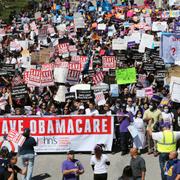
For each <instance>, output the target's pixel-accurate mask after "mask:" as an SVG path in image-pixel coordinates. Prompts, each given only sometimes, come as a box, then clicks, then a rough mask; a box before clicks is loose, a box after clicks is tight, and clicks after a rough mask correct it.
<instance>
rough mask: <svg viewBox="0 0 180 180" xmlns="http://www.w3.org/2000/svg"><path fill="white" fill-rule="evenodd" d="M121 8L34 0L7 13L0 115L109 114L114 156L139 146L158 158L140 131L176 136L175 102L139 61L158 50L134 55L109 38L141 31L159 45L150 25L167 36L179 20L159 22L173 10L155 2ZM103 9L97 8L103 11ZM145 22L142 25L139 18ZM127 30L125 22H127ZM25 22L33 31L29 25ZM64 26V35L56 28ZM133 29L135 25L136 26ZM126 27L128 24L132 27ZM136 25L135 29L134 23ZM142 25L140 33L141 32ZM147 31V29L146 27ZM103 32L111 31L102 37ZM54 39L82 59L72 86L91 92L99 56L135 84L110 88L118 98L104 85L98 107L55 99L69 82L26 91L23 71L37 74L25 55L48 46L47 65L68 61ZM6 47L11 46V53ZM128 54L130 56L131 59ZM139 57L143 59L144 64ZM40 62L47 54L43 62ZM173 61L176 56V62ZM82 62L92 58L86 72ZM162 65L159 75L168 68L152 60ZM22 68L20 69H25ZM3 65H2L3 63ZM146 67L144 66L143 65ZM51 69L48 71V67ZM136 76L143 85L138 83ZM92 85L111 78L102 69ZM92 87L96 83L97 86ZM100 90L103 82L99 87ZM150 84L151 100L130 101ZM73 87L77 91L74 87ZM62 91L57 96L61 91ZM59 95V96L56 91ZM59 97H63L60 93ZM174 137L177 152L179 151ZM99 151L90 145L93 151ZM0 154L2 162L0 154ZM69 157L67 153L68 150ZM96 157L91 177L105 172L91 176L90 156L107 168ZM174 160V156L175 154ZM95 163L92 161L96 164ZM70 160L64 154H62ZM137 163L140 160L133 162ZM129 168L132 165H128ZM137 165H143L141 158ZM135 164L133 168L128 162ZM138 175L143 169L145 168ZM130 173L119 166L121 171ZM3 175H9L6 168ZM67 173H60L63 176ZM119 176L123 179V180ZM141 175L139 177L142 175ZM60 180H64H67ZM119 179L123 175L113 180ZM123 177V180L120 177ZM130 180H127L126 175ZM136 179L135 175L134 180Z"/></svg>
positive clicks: (0, 58) (0, 42)
mask: <svg viewBox="0 0 180 180" xmlns="http://www.w3.org/2000/svg"><path fill="white" fill-rule="evenodd" d="M121 3H122V6H119V5H116V2H114V3H113V4H110V3H108V2H106V1H104V0H103V1H101V0H97V1H96V5H95V4H93V3H92V2H91V1H88V0H80V1H78V2H76V3H75V4H74V7H72V4H71V2H70V1H65V2H63V3H62V2H61V3H59V1H57V2H56V1H53V0H49V1H41V2H40V3H32V4H30V7H29V8H31V10H32V11H29V10H28V9H24V10H22V11H21V12H15V11H13V12H12V13H11V14H10V17H9V18H10V22H11V23H10V24H6V23H5V22H3V20H1V21H0V27H1V34H0V46H1V47H0V63H1V72H0V115H1V116H6V117H10V116H57V115H90V116H94V115H113V116H115V124H114V128H115V134H114V144H115V145H120V150H121V151H122V155H125V154H127V153H128V152H129V149H130V147H132V146H133V147H135V148H137V149H138V150H139V152H140V150H143V149H145V148H146V147H147V149H148V154H149V155H150V154H152V153H153V154H154V156H157V155H158V152H157V149H156V142H155V141H154V140H153V138H152V136H151V134H150V133H147V131H146V128H147V126H148V127H151V128H152V131H154V132H159V131H161V128H162V127H163V126H164V124H165V123H168V126H170V129H171V130H172V131H180V103H179V102H174V101H172V100H171V94H170V84H169V83H168V82H166V81H164V79H160V80H159V79H158V78H157V72H156V71H157V69H158V68H157V67H156V68H155V69H152V70H148V69H147V66H146V65H145V64H147V62H148V63H149V64H151V63H152V62H153V61H154V56H157V54H158V55H159V49H158V48H159V46H157V47H155V48H154V49H146V51H145V53H138V51H137V49H138V44H139V43H137V44H135V45H134V47H133V48H131V47H128V48H127V49H126V50H120V51H117V50H113V48H112V41H113V39H117V38H122V39H123V38H124V37H125V36H130V35H131V34H132V33H133V32H135V31H136V32H140V33H147V34H151V35H154V39H155V40H156V41H157V42H158V41H160V36H159V32H154V31H152V30H151V26H152V23H153V22H156V21H167V25H168V27H167V30H166V32H173V27H174V23H175V22H178V20H179V19H178V18H179V17H164V16H163V12H164V11H168V10H170V9H171V10H178V8H179V7H178V6H172V7H169V6H168V3H167V2H164V4H163V8H157V7H156V6H157V5H156V4H155V2H154V1H153V0H151V1H144V6H137V4H135V2H134V1H127V0H122V2H121ZM103 8H104V10H103ZM37 12H40V16H39V17H34V16H35V13H37ZM76 12H79V13H80V14H81V15H82V17H83V19H84V23H85V25H84V27H83V28H77V29H76V28H75V25H74V24H73V14H74V13H76ZM146 17H148V18H150V21H149V20H147V18H146ZM97 23H102V24H105V25H106V28H105V29H104V30H98V25H97ZM127 23H128V25H125V24H127ZM32 24H34V25H35V27H32ZM60 24H65V27H66V28H65V29H64V30H61V29H60V30H59V29H58V28H57V27H58V25H60ZM139 24H141V25H142V24H143V27H142V26H140V25H139ZM44 25H48V27H47V28H48V31H47V34H46V36H45V37H43V38H42V37H41V36H40V33H39V34H38V30H39V32H40V30H41V29H42V28H43V26H44ZM132 25H134V26H133V27H132ZM135 25H136V26H135ZM145 27H146V28H145ZM147 27H148V28H147ZM110 31H111V32H112V33H110ZM55 40H58V44H64V43H65V44H67V43H68V44H69V45H71V46H75V49H76V50H77V51H76V53H75V56H83V57H84V56H86V57H87V59H86V61H87V62H86V63H85V65H84V68H83V70H82V72H81V74H80V76H79V79H78V80H77V82H76V83H75V84H83V85H84V84H88V85H90V86H91V87H92V86H96V85H97V84H96V83H95V82H94V81H93V76H95V74H96V73H98V72H102V71H103V63H102V57H103V56H113V57H116V68H129V67H135V68H136V71H137V82H136V83H132V84H123V85H119V86H118V96H113V95H112V93H111V91H110V88H108V89H106V90H100V91H103V93H104V97H105V103H104V104H103V105H98V103H97V102H96V101H95V100H94V95H93V98H91V99H88V100H81V99H76V98H73V99H72V98H71V99H65V100H64V101H62V100H61V101H58V100H57V99H56V98H55V96H56V95H57V93H59V92H58V89H59V87H65V88H66V92H69V91H70V88H71V86H73V85H74V83H73V84H72V83H71V82H68V81H67V82H54V85H51V86H48V87H46V86H36V87H35V86H34V87H33V86H28V83H27V82H26V80H25V78H24V77H25V73H26V72H27V71H28V70H30V69H31V68H32V67H33V68H34V69H41V68H42V67H43V64H42V62H39V60H38V59H37V61H35V62H33V60H32V57H31V54H34V53H40V52H41V51H42V50H44V49H46V48H51V52H50V54H49V57H48V62H45V63H48V64H51V65H52V64H53V65H54V67H55V66H56V65H57V64H58V63H59V62H68V63H70V62H72V59H73V58H72V57H73V54H70V53H69V54H68V55H66V56H64V55H63V53H58V52H57V49H56V45H57V44H56V45H54V44H55V43H54V41H55ZM18 41H26V42H27V44H28V46H27V49H25V48H24V46H23V47H22V46H20V47H19V46H18ZM12 42H13V43H14V42H15V43H16V45H17V47H16V48H15V49H13V50H12V49H11V47H10V46H11V45H12ZM25 51H28V53H29V55H28V58H27V57H26V58H25V59H24V55H23V54H24V52H25ZM134 54H136V55H137V54H138V57H136V58H134ZM147 56H148V57H149V59H147ZM44 58H47V57H44ZM179 58H180V57H179ZM90 59H92V68H91V70H89V66H90ZM159 63H160V64H161V65H162V67H161V68H160V70H167V68H168V67H169V66H167V65H166V64H164V63H163V60H162V59H161V61H160V62H159ZM27 64H28V65H27ZM8 65H9V66H8ZM145 66H146V68H145ZM52 70H53V69H52ZM142 77H143V80H142V79H141V78H142ZM100 83H106V85H108V86H110V85H111V84H116V79H115V74H113V71H112V74H111V73H110V70H109V71H105V72H103V79H102V80H101V82H100ZM22 85H25V88H26V93H25V94H22V96H18V97H17V96H16V94H14V93H12V91H13V89H15V88H16V87H17V86H22ZM101 85H102V84H100V85H99V86H101ZM102 86H103V85H102ZM148 87H152V90H153V92H152V93H153V94H152V95H151V96H144V97H143V96H142V97H138V96H137V94H136V92H137V91H138V90H142V89H144V88H148ZM80 90H81V89H80ZM63 93H64V92H63V91H62V94H63ZM60 94H61V93H60ZM64 96H65V94H64ZM131 124H133V125H134V126H135V127H136V129H137V131H138V133H139V136H138V139H136V137H135V138H132V137H131V135H130V132H129V129H128V126H129V125H131ZM179 144H180V143H179V141H178V139H177V149H178V147H179ZM98 148H99V147H96V149H95V151H97V153H98V152H99V151H100V152H101V150H99V151H98ZM1 151H2V154H1V156H2V157H3V158H6V157H4V154H3V152H4V150H3V149H2V150H1ZM69 154H72V152H71V153H69ZM131 154H132V156H133V157H134V156H136V154H137V152H136V150H135V149H132V152H131ZM101 156H102V155H101V153H100V154H99V155H97V156H96V157H92V159H91V165H92V168H93V170H94V173H95V176H94V179H101V177H102V179H103V178H104V179H106V178H107V174H106V172H103V173H102V176H101V175H100V177H99V175H96V172H97V171H98V169H97V166H96V163H98V160H97V159H98V158H99V159H101V161H103V163H105V166H106V165H110V163H109V161H108V158H107V157H106V156H102V158H101ZM175 156H176V154H175ZM96 158H97V159H96ZM15 159H16V155H15V154H11V156H10V162H11V163H12V164H15V163H16V160H15ZM70 159H71V157H70ZM140 161H141V160H140ZM131 163H132V164H133V160H132V162H131ZM142 164H143V161H142ZM135 165H136V164H135ZM142 166H143V170H144V171H143V172H145V165H142ZM15 169H16V170H15V172H19V173H21V174H26V171H27V169H26V168H25V169H24V170H22V169H20V168H18V167H16V166H15ZM126 170H127V171H130V170H129V167H126V169H125V170H124V172H125V171H126ZM9 172H11V170H10V171H9ZM77 172H78V173H79V174H81V173H83V172H84V171H83V167H81V168H80V170H77V169H76V170H74V171H73V173H75V174H76V173H77ZM66 174H68V173H67V172H64V175H66ZM124 176H125V175H124ZM143 176H144V175H143ZM9 178H10V179H13V178H14V179H17V177H16V174H14V171H12V173H9ZM67 179H68V178H67ZM121 179H123V177H122V178H121ZM124 179H126V178H124ZM129 179H131V178H129ZM136 179H138V178H136Z"/></svg>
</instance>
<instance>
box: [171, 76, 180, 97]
mask: <svg viewBox="0 0 180 180" xmlns="http://www.w3.org/2000/svg"><path fill="white" fill-rule="evenodd" d="M173 84H180V77H176V76H171V80H170V94H172V89H173Z"/></svg>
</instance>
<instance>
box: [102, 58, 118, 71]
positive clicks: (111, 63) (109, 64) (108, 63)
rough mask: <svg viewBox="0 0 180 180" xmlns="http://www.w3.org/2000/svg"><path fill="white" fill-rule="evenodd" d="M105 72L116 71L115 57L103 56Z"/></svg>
mask: <svg viewBox="0 0 180 180" xmlns="http://www.w3.org/2000/svg"><path fill="white" fill-rule="evenodd" d="M102 65H103V70H104V71H108V70H109V69H116V57H115V56H103V57H102Z"/></svg>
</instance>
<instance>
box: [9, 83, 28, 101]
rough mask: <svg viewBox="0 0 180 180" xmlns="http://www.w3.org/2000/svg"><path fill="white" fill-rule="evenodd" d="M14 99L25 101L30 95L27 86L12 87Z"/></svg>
mask: <svg viewBox="0 0 180 180" xmlns="http://www.w3.org/2000/svg"><path fill="white" fill-rule="evenodd" d="M11 94H12V97H13V99H23V98H25V97H26V96H27V95H28V92H27V87H26V85H20V86H14V87H12V93H11Z"/></svg>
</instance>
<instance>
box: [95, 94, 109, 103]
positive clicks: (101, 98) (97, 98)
mask: <svg viewBox="0 0 180 180" xmlns="http://www.w3.org/2000/svg"><path fill="white" fill-rule="evenodd" d="M94 95H95V102H96V104H97V105H98V106H103V105H104V104H105V103H106V100H105V97H104V94H103V92H98V93H95V94H94Z"/></svg>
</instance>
